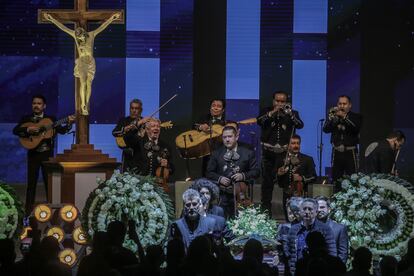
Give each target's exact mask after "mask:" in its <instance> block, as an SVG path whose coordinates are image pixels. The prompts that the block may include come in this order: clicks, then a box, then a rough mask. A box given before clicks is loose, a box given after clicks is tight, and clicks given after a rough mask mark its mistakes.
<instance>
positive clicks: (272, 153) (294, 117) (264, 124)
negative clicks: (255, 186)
mask: <svg viewBox="0 0 414 276" xmlns="http://www.w3.org/2000/svg"><path fill="white" fill-rule="evenodd" d="M287 99H288V95H287V93H286V92H284V91H276V92H275V93H273V104H272V106H271V107H268V108H266V109H264V110H262V112H260V115H259V117H257V124H258V125H259V126H260V127H261V130H262V136H261V138H260V140H261V143H262V150H263V151H262V152H263V154H262V173H263V184H262V207H263V208H264V209H265V210H267V211H268V212H269V214H270V215H271V214H272V213H271V206H272V203H271V202H272V193H273V185H274V183H275V182H277V176H276V173H275V168H276V166H277V164H279V163H280V162H283V160H284V158H285V156H286V152H287V150H288V144H289V141H290V138H291V137H292V135H293V134H295V130H296V129H301V128H303V122H302V120H301V119H300V117H299V113H298V112H297V111H295V110H292V107H291V106H290V105H289V104H288V103H287ZM279 186H280V184H279Z"/></svg>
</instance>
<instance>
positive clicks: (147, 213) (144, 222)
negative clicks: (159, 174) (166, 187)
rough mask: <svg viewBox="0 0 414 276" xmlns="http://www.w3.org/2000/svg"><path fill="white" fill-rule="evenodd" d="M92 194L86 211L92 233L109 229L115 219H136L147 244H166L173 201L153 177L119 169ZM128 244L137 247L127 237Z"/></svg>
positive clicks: (84, 222)
mask: <svg viewBox="0 0 414 276" xmlns="http://www.w3.org/2000/svg"><path fill="white" fill-rule="evenodd" d="M98 183H99V186H98V188H96V189H95V190H94V191H93V192H92V193H91V194H90V195H89V198H88V200H87V202H86V204H85V208H84V209H83V211H82V225H83V227H84V229H86V231H87V233H88V235H89V236H90V237H92V236H93V234H94V233H95V232H96V231H106V229H107V226H108V224H109V223H110V222H111V221H114V220H120V221H122V220H124V219H128V220H131V219H132V220H134V221H135V223H136V229H137V233H138V236H139V238H140V242H141V244H142V246H143V247H147V246H148V245H154V244H162V243H163V242H164V241H165V240H166V237H167V230H168V227H169V224H170V222H171V219H172V218H173V214H174V212H173V207H172V202H171V200H170V199H169V197H168V195H167V194H165V192H164V191H163V190H162V188H160V187H159V186H158V185H156V184H154V180H153V178H151V177H143V176H139V175H133V174H130V173H123V174H121V173H120V172H119V171H115V172H114V174H113V175H112V177H111V178H110V179H109V180H107V181H101V180H98ZM124 245H125V246H127V247H128V248H131V249H133V250H135V249H136V248H135V244H134V243H133V242H132V241H130V240H128V239H126V241H125V244H124Z"/></svg>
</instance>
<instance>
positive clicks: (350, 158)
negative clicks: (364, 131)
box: [323, 95, 362, 191]
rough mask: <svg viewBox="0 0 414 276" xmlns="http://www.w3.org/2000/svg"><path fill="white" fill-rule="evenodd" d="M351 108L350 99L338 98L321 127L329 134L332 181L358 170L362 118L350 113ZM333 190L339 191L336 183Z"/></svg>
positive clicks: (346, 97) (344, 96) (347, 97)
mask: <svg viewBox="0 0 414 276" xmlns="http://www.w3.org/2000/svg"><path fill="white" fill-rule="evenodd" d="M351 108H352V102H351V98H350V97H349V96H346V95H341V96H339V97H338V102H337V106H335V107H333V108H331V109H330V111H329V113H328V118H327V120H326V121H325V124H324V126H323V131H324V132H325V133H331V144H332V179H333V181H336V180H338V179H339V178H341V177H342V176H343V175H344V174H347V175H351V174H353V173H356V172H357V171H358V170H359V162H358V160H359V158H358V144H359V132H360V129H361V123H362V117H361V115H360V114H358V113H354V112H352V111H351ZM335 189H336V191H339V189H340V185H339V183H338V182H336V186H335Z"/></svg>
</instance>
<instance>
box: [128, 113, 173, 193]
mask: <svg viewBox="0 0 414 276" xmlns="http://www.w3.org/2000/svg"><path fill="white" fill-rule="evenodd" d="M160 133H161V127H160V121H159V120H157V119H153V118H152V119H148V122H147V123H146V124H145V135H144V137H141V136H140V135H138V134H137V133H133V132H132V133H131V132H128V133H127V134H126V135H125V142H126V144H127V146H128V147H130V148H132V149H133V151H134V155H133V160H132V170H133V171H134V172H135V173H138V174H140V175H151V176H156V172H157V171H158V170H157V168H161V169H163V170H165V171H168V173H169V174H172V173H173V171H174V166H173V165H172V164H171V162H169V160H171V150H170V149H169V147H168V145H167V144H166V143H164V142H163V141H161V140H160ZM164 184H165V183H164ZM163 188H164V189H168V188H167V187H163Z"/></svg>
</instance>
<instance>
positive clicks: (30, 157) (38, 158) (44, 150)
mask: <svg viewBox="0 0 414 276" xmlns="http://www.w3.org/2000/svg"><path fill="white" fill-rule="evenodd" d="M45 109H46V99H45V97H44V96H42V95H35V96H33V98H32V111H33V113H32V114H30V115H26V116H23V117H22V118H21V120H20V121H19V123H18V124H17V126H15V127H14V129H13V134H14V135H17V136H19V137H24V138H25V137H30V136H36V135H38V134H39V133H41V132H42V129H41V128H40V127H39V126H34V125H32V126H28V127H25V126H23V125H24V124H26V123H37V122H39V121H40V120H42V119H50V120H51V121H52V122H55V121H56V119H55V117H53V116H49V115H46V114H45V113H44V110H45ZM74 121H75V116H73V115H71V116H69V117H68V118H67V124H66V125H65V126H61V125H58V126H56V127H55V130H56V132H57V133H60V134H64V133H67V132H68V131H69V130H70V129H71V128H72V123H73V122H74ZM56 132H54V133H56ZM54 138H55V135H53V137H52V138H48V139H43V140H42V141H41V142H40V143H39V145H38V146H36V147H35V148H33V149H30V150H28V151H27V190H26V204H25V210H26V216H28V215H30V212H31V211H32V208H33V204H34V201H35V196H36V185H37V180H38V178H39V170H40V169H42V176H43V182H44V185H45V190H46V196H47V194H48V193H47V189H48V186H47V185H48V183H47V174H46V171H45V168H44V166H43V162H45V161H47V160H49V158H50V157H53V148H54Z"/></svg>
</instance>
